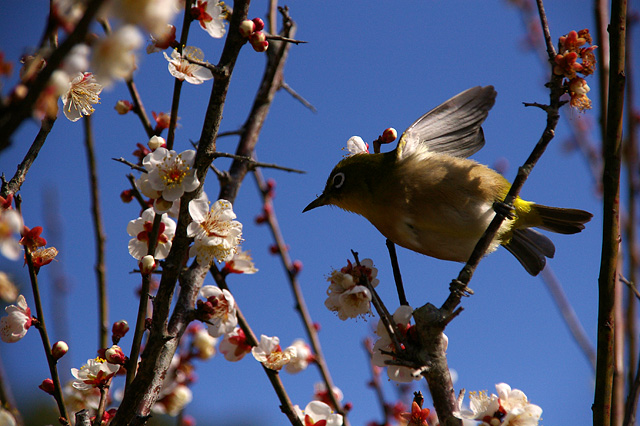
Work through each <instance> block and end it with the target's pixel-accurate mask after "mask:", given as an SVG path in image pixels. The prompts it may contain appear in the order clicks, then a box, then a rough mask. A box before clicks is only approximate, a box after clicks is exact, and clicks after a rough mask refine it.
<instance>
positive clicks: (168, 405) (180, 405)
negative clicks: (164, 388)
mask: <svg viewBox="0 0 640 426" xmlns="http://www.w3.org/2000/svg"><path fill="white" fill-rule="evenodd" d="M192 399H193V393H192V392H191V389H189V388H188V387H187V386H185V385H184V384H182V383H179V384H177V385H176V386H175V387H172V389H171V392H169V393H167V394H165V395H164V396H163V397H162V398H161V399H159V400H158V401H157V402H156V403H155V404H153V407H152V408H151V410H152V411H153V412H154V413H158V414H167V415H169V416H172V417H176V416H177V415H178V414H180V412H181V411H182V410H183V409H184V407H185V406H186V405H187V404H188V403H190V402H191V400H192Z"/></svg>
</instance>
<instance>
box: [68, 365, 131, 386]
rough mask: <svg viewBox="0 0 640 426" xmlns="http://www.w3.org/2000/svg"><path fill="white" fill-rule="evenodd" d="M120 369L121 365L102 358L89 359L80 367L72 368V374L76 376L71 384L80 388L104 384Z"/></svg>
mask: <svg viewBox="0 0 640 426" xmlns="http://www.w3.org/2000/svg"><path fill="white" fill-rule="evenodd" d="M119 369H120V366H119V365H117V364H111V363H110V362H107V361H106V360H104V359H102V358H95V359H89V360H87V363H86V364H85V365H83V366H82V367H80V369H77V368H72V369H71V374H72V375H73V377H75V378H76V380H74V381H73V383H72V384H71V385H72V386H73V387H74V388H76V389H79V390H87V389H91V388H94V387H99V386H103V385H105V384H107V382H108V381H109V380H111V378H112V377H113V376H115V374H116V373H117V372H118V370H119Z"/></svg>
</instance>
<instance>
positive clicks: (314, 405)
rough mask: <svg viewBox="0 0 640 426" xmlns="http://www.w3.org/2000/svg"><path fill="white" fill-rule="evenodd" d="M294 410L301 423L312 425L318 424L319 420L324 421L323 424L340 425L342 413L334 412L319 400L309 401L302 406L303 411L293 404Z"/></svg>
mask: <svg viewBox="0 0 640 426" xmlns="http://www.w3.org/2000/svg"><path fill="white" fill-rule="evenodd" d="M293 408H294V410H295V411H296V414H297V416H298V418H299V419H300V421H301V422H302V424H305V425H314V424H320V422H321V421H323V420H324V421H325V423H324V425H325V426H340V425H342V415H341V414H337V413H334V412H333V410H331V407H329V406H328V405H327V404H325V403H324V402H321V401H311V402H310V403H308V404H307V406H306V407H305V408H304V411H302V410H301V409H300V407H298V406H297V405H295V406H294V407H293Z"/></svg>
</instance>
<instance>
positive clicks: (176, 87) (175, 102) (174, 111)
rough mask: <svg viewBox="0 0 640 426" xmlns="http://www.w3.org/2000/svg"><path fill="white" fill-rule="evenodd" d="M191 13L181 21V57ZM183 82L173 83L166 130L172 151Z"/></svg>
mask: <svg viewBox="0 0 640 426" xmlns="http://www.w3.org/2000/svg"><path fill="white" fill-rule="evenodd" d="M192 3H193V2H192V0H186V2H185V5H184V8H185V11H189V10H191V4H192ZM192 20H193V18H192V17H191V13H188V12H185V13H184V15H183V20H182V33H181V34H180V44H179V45H178V47H177V49H178V53H180V54H181V55H182V49H183V46H186V44H187V38H188V37H189V28H190V27H191V25H190V24H191V21H192ZM183 83H184V80H181V79H179V78H176V79H175V81H174V82H173V98H172V100H171V116H170V118H169V129H168V130H167V149H169V150H171V149H173V141H174V139H175V136H176V126H177V124H178V107H179V106H180V92H181V91H182V84H183Z"/></svg>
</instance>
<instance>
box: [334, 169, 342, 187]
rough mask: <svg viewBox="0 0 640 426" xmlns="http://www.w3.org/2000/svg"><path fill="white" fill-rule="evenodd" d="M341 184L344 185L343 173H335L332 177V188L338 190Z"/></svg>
mask: <svg viewBox="0 0 640 426" xmlns="http://www.w3.org/2000/svg"><path fill="white" fill-rule="evenodd" d="M342 184H344V173H342V172H340V173H336V174H335V176H333V187H334V188H336V189H338V188H340V187H341V186H342Z"/></svg>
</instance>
